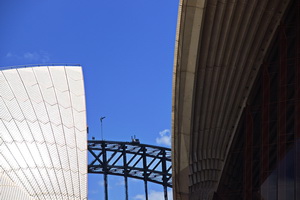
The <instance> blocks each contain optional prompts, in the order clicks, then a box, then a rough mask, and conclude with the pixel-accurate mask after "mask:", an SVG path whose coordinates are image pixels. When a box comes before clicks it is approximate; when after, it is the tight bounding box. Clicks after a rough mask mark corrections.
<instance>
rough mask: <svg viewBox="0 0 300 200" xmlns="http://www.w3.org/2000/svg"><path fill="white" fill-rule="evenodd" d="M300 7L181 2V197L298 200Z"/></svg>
mask: <svg viewBox="0 0 300 200" xmlns="http://www.w3.org/2000/svg"><path fill="white" fill-rule="evenodd" d="M299 14H300V1H299V0H181V1H180V6H179V16H178V27H177V38H176V50H175V51H176V52H175V66H174V79H173V80H174V81H173V107H172V126H173V138H172V140H173V144H172V145H173V146H172V148H173V175H172V176H173V193H174V195H173V196H174V199H182V200H184V199H192V200H194V199H201V200H208V199H215V200H223V199H224V200H225V199H226V200H227V199H228V200H235V199H251V200H252V199H264V200H267V199H269V200H271V199H272V200H273V199H283V200H285V199H294V200H296V199H300V32H299V29H300V24H299V20H300V15H299Z"/></svg>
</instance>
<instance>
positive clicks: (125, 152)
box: [88, 140, 172, 200]
mask: <svg viewBox="0 0 300 200" xmlns="http://www.w3.org/2000/svg"><path fill="white" fill-rule="evenodd" d="M88 151H89V154H90V155H89V158H90V162H89V165H88V172H89V173H96V174H104V193H105V199H106V200H108V184H107V175H108V174H111V175H118V176H123V177H124V182H125V195H126V196H125V197H126V200H128V181H127V180H128V177H130V178H136V179H140V180H144V186H145V196H146V200H148V182H153V183H157V184H161V185H162V186H163V188H164V197H165V199H166V200H167V199H168V194H167V187H172V165H171V149H169V148H164V147H159V146H153V145H146V144H140V143H139V142H116V141H105V140H89V141H88Z"/></svg>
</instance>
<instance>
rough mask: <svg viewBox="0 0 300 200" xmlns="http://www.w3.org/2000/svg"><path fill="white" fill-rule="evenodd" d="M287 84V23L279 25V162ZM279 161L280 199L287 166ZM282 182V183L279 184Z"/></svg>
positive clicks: (283, 144)
mask: <svg viewBox="0 0 300 200" xmlns="http://www.w3.org/2000/svg"><path fill="white" fill-rule="evenodd" d="M286 84H287V38H286V34H285V25H284V24H280V26H279V84H278V91H279V98H278V99H279V102H278V137H277V144H278V152H277V156H278V162H279V163H280V161H281V160H282V159H283V158H284V156H285V154H286ZM279 163H278V166H279V168H278V199H285V198H286V194H285V193H286V166H285V163H281V164H279ZM279 184H280V185H279Z"/></svg>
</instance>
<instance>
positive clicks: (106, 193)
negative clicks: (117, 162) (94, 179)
mask: <svg viewBox="0 0 300 200" xmlns="http://www.w3.org/2000/svg"><path fill="white" fill-rule="evenodd" d="M101 148H102V152H103V176H104V198H105V200H108V185H107V157H106V148H105V142H104V141H102V142H101Z"/></svg>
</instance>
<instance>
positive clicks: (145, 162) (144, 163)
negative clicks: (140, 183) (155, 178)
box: [142, 147, 148, 200]
mask: <svg viewBox="0 0 300 200" xmlns="http://www.w3.org/2000/svg"><path fill="white" fill-rule="evenodd" d="M142 148H143V169H144V187H145V196H146V200H148V183H147V179H148V174H147V170H148V166H147V156H146V151H147V149H146V148H145V147H142Z"/></svg>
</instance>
